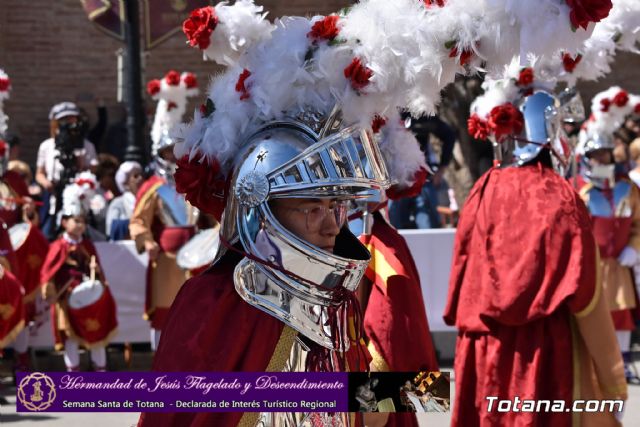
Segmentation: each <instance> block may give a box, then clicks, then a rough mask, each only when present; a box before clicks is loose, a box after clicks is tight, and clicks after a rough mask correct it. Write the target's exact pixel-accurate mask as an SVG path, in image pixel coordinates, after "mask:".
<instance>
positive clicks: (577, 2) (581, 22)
mask: <svg viewBox="0 0 640 427" xmlns="http://www.w3.org/2000/svg"><path fill="white" fill-rule="evenodd" d="M567 6H569V9H571V13H570V14H569V19H571V26H572V27H573V28H575V29H578V28H580V27H582V28H584V29H585V30H586V29H587V26H588V25H589V23H590V22H600V21H601V20H602V19H604V18H606V17H607V15H609V11H610V10H611V6H612V4H611V0H567Z"/></svg>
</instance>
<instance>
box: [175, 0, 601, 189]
mask: <svg viewBox="0 0 640 427" xmlns="http://www.w3.org/2000/svg"><path fill="white" fill-rule="evenodd" d="M431 3H433V2H431V1H424V2H423V1H419V0H393V1H389V0H363V1H361V2H359V3H358V4H355V5H354V6H352V7H350V8H348V9H346V10H343V11H341V12H340V13H339V14H336V15H330V16H326V17H322V16H317V17H314V18H311V19H307V18H302V17H294V18H282V19H278V20H276V21H275V22H274V24H273V25H271V24H268V23H267V22H266V21H264V14H263V13H262V8H261V7H257V6H254V5H253V3H252V2H251V1H250V0H242V1H238V2H236V3H235V4H234V5H232V6H229V5H227V4H226V3H224V4H220V5H218V6H216V7H215V8H208V9H201V10H199V11H196V12H194V13H193V14H192V17H191V18H190V20H188V21H186V22H185V24H184V26H183V28H184V29H185V32H186V34H187V36H188V37H189V43H190V44H191V45H192V46H199V47H200V48H201V49H203V51H204V55H205V57H206V58H211V59H214V60H215V61H216V62H219V63H220V64H223V65H227V66H228V69H227V71H226V72H225V73H224V74H222V75H219V76H217V77H215V78H214V79H213V80H212V82H211V84H210V86H209V90H208V99H207V102H206V103H205V104H204V106H203V108H202V109H201V110H202V112H201V111H196V113H195V117H194V120H193V122H192V123H190V124H189V125H185V126H182V127H181V129H180V131H179V132H178V135H179V137H180V139H181V140H182V141H181V142H180V143H179V144H177V146H176V155H177V156H178V157H179V158H181V157H183V156H189V158H190V159H193V158H197V161H203V159H202V158H203V157H204V158H206V161H208V162H209V163H210V164H213V163H215V164H217V165H219V166H220V175H221V179H224V177H225V176H228V174H229V172H230V170H231V168H232V163H233V158H234V155H235V154H236V153H237V152H238V149H239V148H240V147H241V145H242V144H243V136H245V135H246V134H247V133H248V132H251V131H252V130H253V129H255V128H256V127H258V126H260V125H261V124H263V123H264V122H267V121H271V120H275V119H280V118H283V117H296V116H297V115H299V114H300V113H301V112H304V111H310V110H311V111H314V112H316V113H319V114H324V115H327V114H329V113H330V112H331V111H332V110H333V108H334V107H335V106H338V107H339V108H340V109H341V110H342V113H343V118H344V120H345V122H346V123H348V124H354V123H357V124H359V125H361V126H363V127H370V126H371V123H372V120H373V119H374V118H375V117H376V116H379V117H387V118H389V117H393V116H394V115H396V114H397V110H398V108H407V109H408V110H409V111H410V112H411V113H412V114H414V115H424V114H430V113H433V112H434V108H435V105H436V104H437V103H438V101H439V99H440V91H441V90H442V89H443V88H444V87H445V86H446V85H447V84H449V83H450V82H452V81H453V80H454V78H455V75H456V73H469V72H475V71H481V70H494V71H497V70H500V69H502V68H503V67H504V65H505V64H508V63H509V62H510V61H511V58H513V56H514V55H518V54H523V53H527V52H533V53H535V54H538V55H543V54H551V53H554V52H556V51H557V50H558V49H563V50H564V51H567V52H572V53H573V52H575V51H576V49H577V48H578V47H579V46H581V45H582V43H583V42H584V40H585V39H586V38H587V37H588V36H589V35H590V34H591V31H592V30H593V25H594V24H593V23H592V22H589V21H598V20H600V19H602V18H603V17H604V16H606V13H607V12H608V7H607V4H609V6H610V3H609V2H608V0H600V1H597V2H596V3H597V5H598V7H599V9H598V10H597V11H596V13H594V14H592V15H591V16H589V17H588V18H584V17H583V16H582V15H580V14H576V13H575V12H576V9H575V7H576V6H575V3H574V2H567V1H564V0H541V1H536V2H529V1H527V2H524V1H515V0H476V1H474V2H469V1H468V0H447V1H446V2H440V1H438V2H435V3H436V4H434V5H432V4H431ZM570 5H573V6H570ZM603 5H604V6H603ZM239 22H242V23H243V24H242V25H239V24H237V23H239ZM558 34H561V35H562V36H561V37H560V36H558ZM238 40H241V41H242V43H238V42H237V41H238ZM393 122H394V120H393V119H388V120H387V123H393ZM393 126H395V124H393ZM405 135H406V134H405ZM408 141H409V140H408V138H407V139H405V138H397V144H395V143H394V144H391V143H388V144H387V145H386V147H385V144H382V145H383V147H384V148H383V151H384V152H385V154H386V157H387V159H392V160H393V161H388V163H389V164H390V165H391V167H390V168H389V169H390V171H389V172H390V174H391V176H392V178H394V179H395V180H396V181H397V182H404V183H405V184H408V183H409V182H410V180H411V179H412V178H411V177H412V176H413V173H414V172H415V171H411V172H409V171H408V169H409V167H420V166H421V162H418V161H413V162H410V161H409V162H408V163H406V164H398V163H401V162H396V161H395V159H405V160H406V159H407V157H406V156H405V155H402V156H401V155H400V154H406V153H412V154H414V155H415V156H416V157H420V156H417V155H418V153H419V148H417V149H408V148H407V147H408V145H409V142H408ZM388 142H391V141H390V140H388ZM414 143H415V142H414ZM415 147H417V144H416V145H415ZM395 165H397V166H395Z"/></svg>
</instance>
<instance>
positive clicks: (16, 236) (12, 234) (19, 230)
mask: <svg viewBox="0 0 640 427" xmlns="http://www.w3.org/2000/svg"><path fill="white" fill-rule="evenodd" d="M30 231H31V224H30V223H27V222H20V223H18V224H16V225H14V226H13V227H11V228H10V229H9V239H11V246H12V247H13V250H14V251H17V250H18V249H20V248H21V247H22V245H24V242H26V241H27V237H29V232H30Z"/></svg>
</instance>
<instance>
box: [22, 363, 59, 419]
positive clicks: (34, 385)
mask: <svg viewBox="0 0 640 427" xmlns="http://www.w3.org/2000/svg"><path fill="white" fill-rule="evenodd" d="M16 397H17V398H18V400H19V401H20V403H22V404H23V405H24V407H25V408H26V409H28V410H29V411H44V410H45V409H47V408H49V407H50V406H51V405H52V404H53V402H54V401H55V400H56V385H55V384H54V383H53V380H52V379H51V377H49V376H48V375H46V374H43V373H41V372H34V373H32V374H29V375H27V376H26V377H24V378H23V379H22V381H20V384H19V385H18V391H17V392H16Z"/></svg>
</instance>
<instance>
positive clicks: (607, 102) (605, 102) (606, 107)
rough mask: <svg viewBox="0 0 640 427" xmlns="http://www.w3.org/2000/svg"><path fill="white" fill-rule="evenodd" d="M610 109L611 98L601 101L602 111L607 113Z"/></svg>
mask: <svg viewBox="0 0 640 427" xmlns="http://www.w3.org/2000/svg"><path fill="white" fill-rule="evenodd" d="M609 107H611V100H610V99H609V98H603V99H601V100H600V111H602V112H605V113H606V112H607V111H609Z"/></svg>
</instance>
